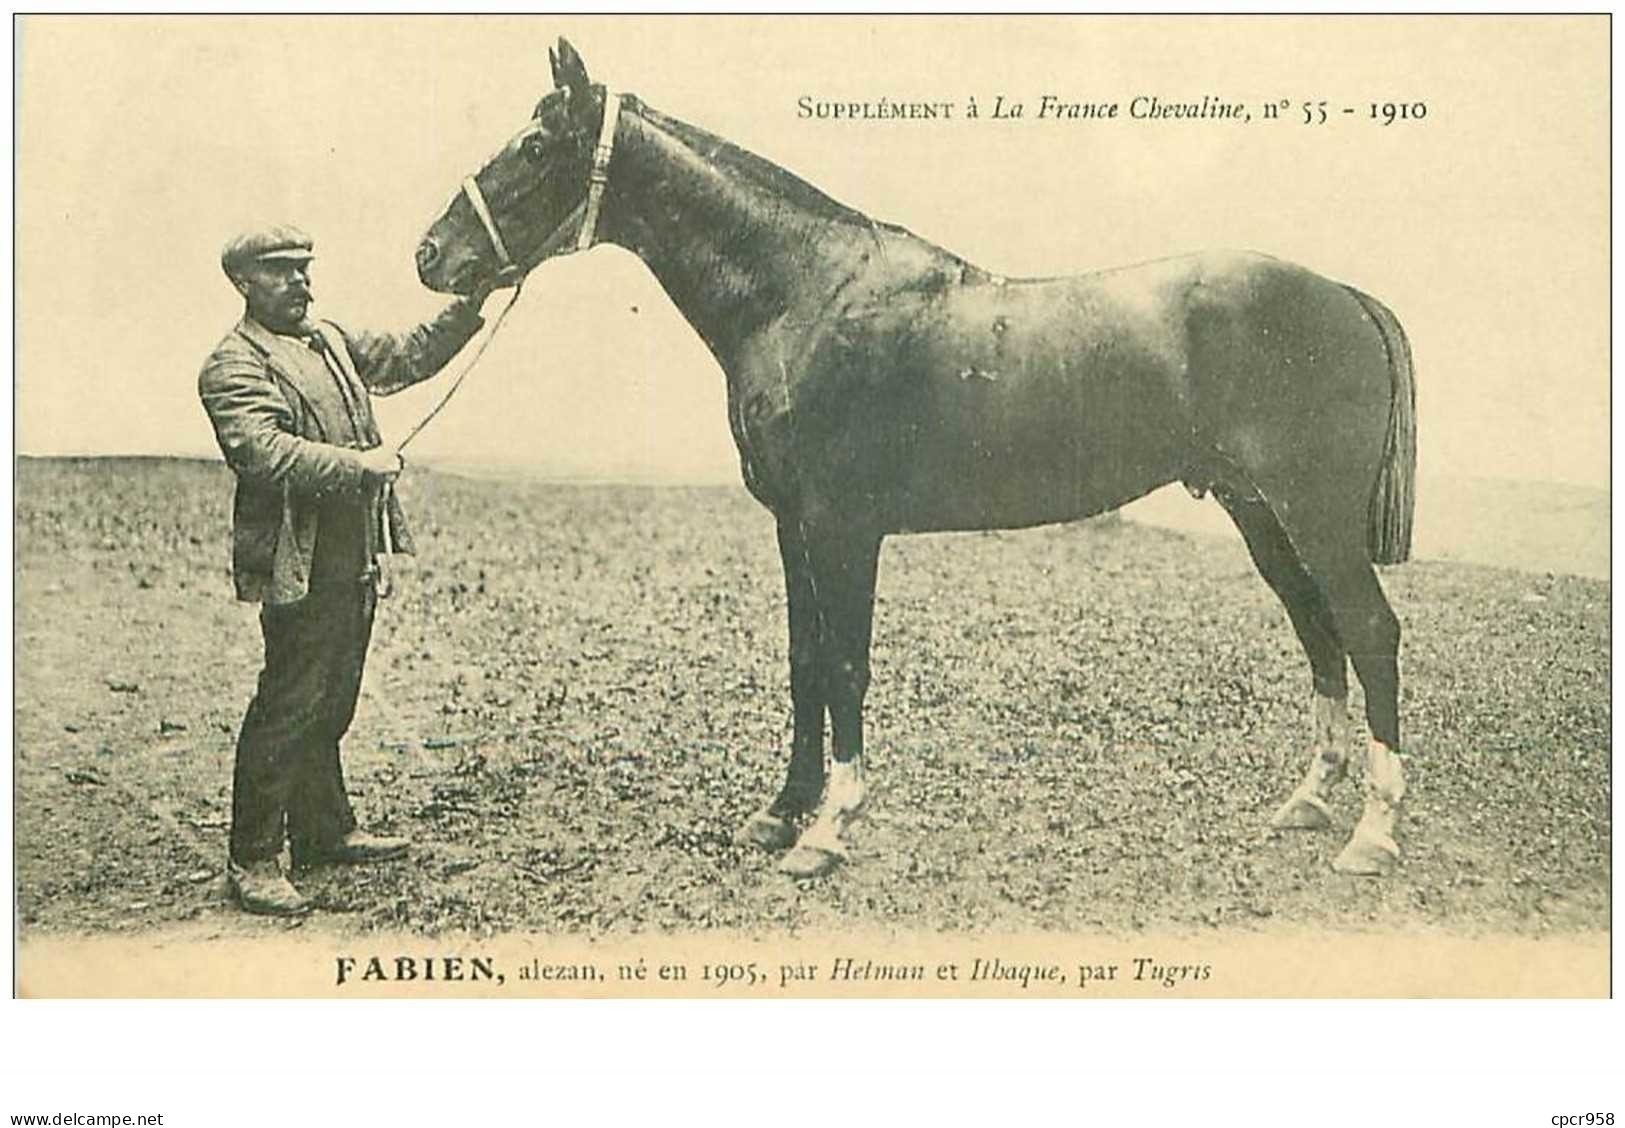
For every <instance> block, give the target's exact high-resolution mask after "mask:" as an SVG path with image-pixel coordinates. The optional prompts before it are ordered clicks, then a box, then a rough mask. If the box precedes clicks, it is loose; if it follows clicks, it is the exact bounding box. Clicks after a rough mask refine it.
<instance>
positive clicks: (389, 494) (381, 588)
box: [376, 275, 525, 599]
mask: <svg viewBox="0 0 1625 1128" xmlns="http://www.w3.org/2000/svg"><path fill="white" fill-rule="evenodd" d="M524 289H525V276H524V275H520V276H519V281H518V282H517V283H516V284H515V285H514V288H513V296H512V297H511V298H509V299H508V304H507V305H505V306H503V307H502V312H501V313H499V314H497V319H496V321H494V322H493V323H492V325H491V331H490V332H489V333H487V334H486V335H485V340H483V341H481V342H480V347H479V348H477V349H475V350H474V355H473V356H471V357H469V358H468V363H467V364H465V365H463V370H462V371H461V372H459V373H458V374H457V379H455V380H453V381H452V382H451V387H449V388H447V389H446V394H445V395H443V396H441V397H440V401H439V402H438V403H436V404H435V405H434V407H433V408H431V409H430V411H429V414H427V415H425V416H424V417H423V418H422V419H419V420H418V422H417V426H415V427H413V428H412V429H411V430H410V431H408V432H407V433H406V438H404V439H402V440H401V441H400V442H399V443H398V444H396V446H395V455H396V457H399V456H400V453H401V452H402V451H403V450H405V449H406V445H407V444H408V443H410V442H411V441H412V440H413V439H415V438H417V437H418V435H419V434H420V433H421V432H422V431H423V428H425V427H427V426H428V425H429V424H430V422H432V421H433V419H434V417H435V416H436V415H439V414H440V413H441V411H443V410H445V407H446V405H447V404H448V403H450V402H451V397H452V396H454V395H456V394H457V389H458V388H461V387H462V386H463V381H464V380H467V379H468V374H469V373H470V372H472V371H474V366H475V365H476V364H478V363H479V362H480V357H482V356H484V355H485V350H486V349H488V348H490V347H491V342H492V341H494V340H496V338H497V333H498V332H500V331H501V329H502V323H503V322H504V321H506V320H507V319H508V314H509V313H510V312H511V311H512V310H513V307H514V306H515V305H516V304H518V302H519V295H520V294H521V293H523V292H524ZM394 499H395V483H394V482H392V481H386V482H385V483H384V488H383V490H382V491H381V492H380V493H379V495H378V504H379V505H380V507H381V509H382V512H381V513H380V521H379V524H380V525H381V526H382V544H381V545H380V546H379V547H380V548H381V549H382V550H383V551H382V553H381V555H380V559H379V560H378V563H377V565H376V567H377V569H378V598H379V599H388V598H389V596H390V594H391V593H392V592H393V591H394V590H395V584H394V582H393V581H392V580H391V579H390V576H389V571H388V569H387V567H386V566H385V564H384V558H387V557H390V556H393V555H395V526H394V523H393V522H392V521H391V520H390V509H391V502H393V501H394Z"/></svg>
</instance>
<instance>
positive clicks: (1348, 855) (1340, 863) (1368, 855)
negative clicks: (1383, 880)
mask: <svg viewBox="0 0 1625 1128" xmlns="http://www.w3.org/2000/svg"><path fill="white" fill-rule="evenodd" d="M1398 864H1399V844H1398V843H1397V842H1395V841H1394V840H1393V839H1392V838H1389V837H1388V836H1387V835H1385V834H1383V835H1378V834H1359V833H1356V834H1355V835H1354V837H1353V838H1351V839H1349V843H1348V845H1347V846H1345V847H1343V852H1342V853H1341V854H1339V855H1337V860H1336V861H1335V862H1333V863H1332V869H1334V870H1336V871H1337V872H1338V873H1347V874H1353V875H1354V876H1356V877H1386V876H1388V875H1389V874H1390V873H1393V872H1394V867H1395V866H1396V865H1398Z"/></svg>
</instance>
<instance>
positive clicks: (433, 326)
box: [198, 226, 489, 915]
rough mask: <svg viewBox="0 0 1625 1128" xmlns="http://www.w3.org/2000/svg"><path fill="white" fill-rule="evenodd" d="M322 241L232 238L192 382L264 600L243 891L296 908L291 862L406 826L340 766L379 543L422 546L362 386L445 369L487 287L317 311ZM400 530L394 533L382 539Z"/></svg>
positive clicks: (243, 741) (240, 554)
mask: <svg viewBox="0 0 1625 1128" xmlns="http://www.w3.org/2000/svg"><path fill="white" fill-rule="evenodd" d="M313 251H314V247H313V245H312V242H311V239H310V237H309V236H307V235H306V234H305V233H304V232H302V231H300V230H299V229H297V228H294V227H286V226H279V227H271V228H267V229H264V230H258V231H251V232H248V233H246V234H243V235H240V236H238V237H237V238H234V239H232V240H231V241H230V242H229V243H227V244H226V247H225V250H224V251H223V253H222V254H221V257H220V263H221V266H222V267H223V268H224V270H225V272H226V277H228V278H229V279H230V280H231V283H232V285H233V286H235V287H236V288H237V292H238V293H240V294H241V295H242V296H243V300H244V306H245V311H244V315H243V318H242V320H241V321H240V322H238V324H237V326H236V328H234V329H233V330H232V331H231V332H230V333H228V334H226V336H225V338H224V339H222V340H221V342H220V343H219V344H218V345H217V346H216V347H215V350H214V352H213V353H212V354H211V355H210V357H209V359H208V361H207V362H206V363H205V364H204V366H203V371H202V374H201V375H200V376H199V377H198V394H199V395H200V396H201V398H202V400H203V406H204V408H205V410H207V412H208V414H209V419H210V422H211V423H213V425H214V431H215V436H216V438H217V439H218V440H219V442H220V449H221V451H222V452H223V453H224V454H225V456H226V461H227V463H229V464H230V466H231V468H232V470H234V471H235V472H236V475H237V493H236V502H235V510H234V514H233V528H232V572H233V577H234V580H235V583H236V589H237V597H238V598H239V599H242V600H248V601H256V602H260V603H262V604H263V606H262V607H261V610H260V625H261V629H262V631H263V633H264V636H265V668H264V669H263V670H262V671H261V673H260V676H259V687H258V690H257V692H256V693H255V695H254V699H253V701H252V702H251V703H250V705H249V707H248V713H247V715H246V716H245V717H244V718H243V725H242V731H241V733H240V734H239V736H238V739H237V762H236V768H235V772H234V778H233V783H232V812H231V846H230V856H229V860H228V866H227V871H228V874H229V877H230V882H231V887H232V889H233V890H234V891H235V893H236V895H237V898H238V900H239V901H240V902H241V904H242V907H243V908H244V909H246V910H248V911H249V912H255V913H272V914H279V915H296V914H300V913H305V912H308V911H309V910H310V902H309V901H308V900H306V898H305V897H304V896H303V895H301V894H300V893H299V891H298V890H297V889H295V888H294V886H293V884H292V883H291V882H290V881H289V880H288V878H287V876H286V875H285V874H284V873H283V872H282V868H281V865H280V864H279V861H278V857H279V855H280V854H281V852H282V845H283V838H284V834H286V836H287V841H288V844H289V847H290V853H291V856H292V859H293V864H294V866H295V867H306V866H311V865H317V864H322V863H354V862H372V861H384V860H387V859H390V858H397V857H400V856H401V855H402V854H404V853H406V851H407V849H408V846H409V843H408V842H407V840H406V839H404V838H392V837H383V836H381V835H376V834H369V833H367V832H366V831H364V830H360V829H358V828H357V825H356V819H355V815H354V814H353V812H352V811H351V809H350V801H349V796H348V795H347V794H346V792H345V787H344V776H343V773H342V771H341V769H340V767H339V740H340V738H342V737H343V735H344V733H345V731H346V730H347V729H348V728H349V727H350V721H351V719H352V717H353V716H354V714H355V704H356V696H357V694H358V692H359V691H360V687H361V671H362V666H363V664H364V662H365V660H366V655H367V645H368V642H369V640H370V638H371V633H372V620H373V611H374V608H375V606H376V601H377V596H378V592H377V578H378V568H377V560H376V557H377V554H378V553H379V552H380V551H381V550H392V551H396V552H410V551H411V539H410V537H409V534H408V532H407V529H406V526H405V523H404V521H403V519H402V514H401V511H400V507H399V505H398V504H397V502H396V501H395V496H394V491H393V490H392V489H389V488H387V487H388V486H389V484H390V483H391V482H393V480H394V479H395V477H396V475H398V474H399V473H400V471H401V458H400V456H399V454H397V453H396V452H394V451H393V450H390V449H388V448H386V447H384V446H382V445H380V439H379V435H378V427H377V424H376V422H375V421H374V419H373V415H372V407H371V404H370V402H369V400H368V396H367V393H368V391H369V390H370V391H372V392H377V393H378V394H380V395H388V394H389V393H392V392H396V391H399V390H400V389H402V388H405V387H408V386H409V385H412V384H415V383H417V382H418V381H420V380H424V379H427V378H428V377H430V376H432V375H434V374H435V373H436V372H438V371H439V370H440V369H441V368H443V367H444V366H445V364H446V363H447V362H448V361H449V360H451V358H452V357H453V356H455V355H456V353H457V351H458V350H459V349H461V348H462V347H463V345H464V344H465V343H467V341H468V339H469V338H470V337H471V336H473V335H474V333H475V332H476V331H477V330H478V329H479V328H480V326H481V325H483V324H484V322H483V320H482V319H481V317H480V307H481V305H482V304H483V303H484V300H485V298H486V296H487V295H488V294H489V290H485V291H481V292H478V293H476V294H474V295H472V296H470V297H468V298H463V299H458V300H456V301H454V302H452V303H451V305H449V306H448V307H447V308H446V309H445V310H444V311H443V312H442V313H441V314H440V315H439V316H438V317H436V318H435V319H433V320H432V321H429V322H427V323H426V324H424V325H421V326H419V327H418V328H416V329H413V330H412V331H410V332H409V333H405V334H402V335H399V336H394V335H373V334H365V333H352V332H348V331H345V330H342V329H340V328H339V327H338V326H336V325H334V324H332V323H331V322H325V321H321V322H319V321H313V320H311V319H310V318H309V317H308V312H309V309H310V304H311V287H310V261H311V259H312V258H313V257H314V256H313ZM386 536H387V537H388V538H389V540H388V541H385V539H384V538H385V537H386Z"/></svg>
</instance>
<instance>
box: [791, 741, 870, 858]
mask: <svg viewBox="0 0 1625 1128" xmlns="http://www.w3.org/2000/svg"><path fill="white" fill-rule="evenodd" d="M863 802H864V789H863V763H862V761H860V760H856V759H854V760H851V761H848V762H845V763H843V762H841V761H840V760H836V761H834V762H833V763H831V764H830V770H829V779H828V782H827V783H826V785H825V787H824V801H823V802H822V803H820V804H819V805H818V814H817V815H816V816H814V818H813V822H812V825H811V826H809V827H808V828H807V829H806V830H805V831H803V832H802V834H801V837H800V838H799V839H797V840H796V847H795V849H794V850H792V851H790V853H789V855H788V856H786V857H785V859H784V862H783V863H782V864H781V866H780V868H781V869H784V870H786V871H787V872H789V873H793V874H798V875H803V876H805V875H808V874H812V873H824V872H828V870H829V868H830V866H831V865H832V861H840V860H841V859H844V858H845V857H846V840H845V838H844V837H843V836H844V834H845V832H846V827H847V824H848V823H850V822H851V821H852V819H853V818H855V817H856V816H857V813H858V811H859V810H861V809H862V807H863Z"/></svg>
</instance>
